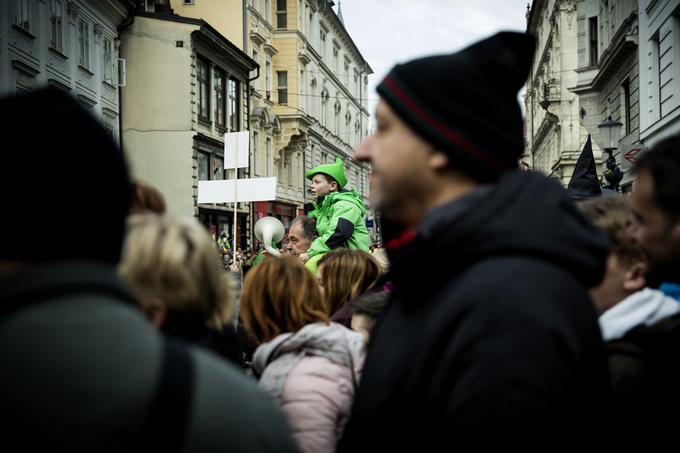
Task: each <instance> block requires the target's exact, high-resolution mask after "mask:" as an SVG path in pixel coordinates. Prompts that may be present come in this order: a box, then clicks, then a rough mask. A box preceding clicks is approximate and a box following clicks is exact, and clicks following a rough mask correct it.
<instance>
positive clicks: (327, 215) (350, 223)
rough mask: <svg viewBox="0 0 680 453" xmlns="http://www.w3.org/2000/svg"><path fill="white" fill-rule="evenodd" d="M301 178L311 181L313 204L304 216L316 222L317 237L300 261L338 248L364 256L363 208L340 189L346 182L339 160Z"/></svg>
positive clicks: (358, 200)
mask: <svg viewBox="0 0 680 453" xmlns="http://www.w3.org/2000/svg"><path fill="white" fill-rule="evenodd" d="M305 177H306V178H307V179H310V180H311V181H312V187H311V188H312V196H313V197H314V198H315V202H314V209H313V210H312V211H311V212H309V213H308V215H309V216H311V217H315V218H316V231H317V233H318V234H319V237H318V238H316V239H315V240H314V242H312V245H311V246H310V247H309V250H307V253H303V254H302V255H300V259H302V260H303V261H307V260H308V259H310V258H313V257H315V256H317V255H321V254H324V253H326V252H328V251H330V250H333V249H336V248H340V247H343V248H348V249H356V250H363V251H364V252H368V243H369V240H368V230H367V229H366V224H365V223H364V214H365V213H366V207H365V206H364V202H363V200H362V199H361V195H360V194H358V193H357V191H356V190H354V189H346V188H344V187H345V185H347V178H346V177H345V171H344V168H343V165H342V160H340V158H338V159H336V160H335V163H333V164H325V165H319V166H318V167H315V168H312V169H311V170H309V171H308V172H307V173H305Z"/></svg>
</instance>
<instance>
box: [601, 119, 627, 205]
mask: <svg viewBox="0 0 680 453" xmlns="http://www.w3.org/2000/svg"><path fill="white" fill-rule="evenodd" d="M621 126H623V124H621V123H619V122H618V121H614V120H613V119H612V117H611V115H610V116H609V118H607V120H606V121H605V122H603V123H602V124H599V125H598V126H597V128H598V129H599V130H600V145H601V146H602V148H603V149H604V150H605V152H606V153H607V154H608V155H609V157H607V160H606V161H605V166H606V167H607V169H606V170H605V171H604V178H605V179H606V180H607V182H608V183H609V186H605V187H607V188H608V189H611V190H616V191H618V190H619V183H620V182H621V180H622V179H623V172H622V171H621V169H620V168H619V167H618V165H616V159H614V156H613V153H614V150H615V149H616V148H618V145H619V136H620V134H621Z"/></svg>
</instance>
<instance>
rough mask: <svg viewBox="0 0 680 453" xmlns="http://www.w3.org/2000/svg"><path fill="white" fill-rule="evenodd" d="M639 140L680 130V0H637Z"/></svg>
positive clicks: (647, 143) (651, 139)
mask: <svg viewBox="0 0 680 453" xmlns="http://www.w3.org/2000/svg"><path fill="white" fill-rule="evenodd" d="M638 14H639V19H638V22H639V27H640V33H639V57H640V141H641V142H642V144H643V145H644V146H645V147H647V148H649V147H651V146H654V144H655V143H657V142H658V141H659V140H661V139H663V138H665V137H668V136H670V135H673V134H678V133H680V0H638Z"/></svg>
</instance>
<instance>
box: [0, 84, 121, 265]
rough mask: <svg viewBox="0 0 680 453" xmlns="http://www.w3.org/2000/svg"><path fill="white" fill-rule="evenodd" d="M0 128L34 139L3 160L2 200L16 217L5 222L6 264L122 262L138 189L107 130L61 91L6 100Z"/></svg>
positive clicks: (0, 102)
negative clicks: (129, 215) (134, 191)
mask: <svg viewBox="0 0 680 453" xmlns="http://www.w3.org/2000/svg"><path fill="white" fill-rule="evenodd" d="M0 124H2V125H3V128H4V129H5V130H6V131H9V132H10V133H11V134H12V135H14V136H16V137H27V138H29V139H28V140H26V141H25V142H24V143H23V144H22V145H21V146H20V147H17V148H15V149H13V150H11V151H10V150H9V149H7V150H6V151H7V152H5V153H3V154H2V157H1V158H0V168H2V169H3V177H2V178H0V194H2V195H0V197H1V198H2V206H3V209H4V210H5V212H6V213H8V214H9V215H10V216H11V217H10V218H8V219H7V220H6V221H5V222H4V223H3V227H4V229H5V233H4V234H3V235H2V238H1V239H0V260H13V261H25V262H44V261H54V260H62V259H93V260H97V261H102V262H106V263H111V264H115V263H117V262H118V261H119V259H120V253H121V246H122V241H123V234H124V230H125V219H126V216H127V213H128V210H129V207H130V201H131V185H130V179H129V176H128V170H127V165H126V163H125V159H124V157H123V153H122V152H121V150H120V149H119V148H118V145H117V144H116V143H115V141H114V140H113V138H112V137H111V135H110V134H109V133H108V132H107V131H106V129H105V128H104V127H103V126H102V125H101V124H100V122H99V121H98V120H97V119H96V118H95V117H94V116H93V115H92V114H91V113H89V112H88V111H87V110H85V108H84V107H82V106H80V104H78V102H77V101H76V100H75V99H74V98H73V97H72V96H70V95H68V94H66V93H64V92H62V91H60V90H57V89H54V88H48V89H43V90H38V91H34V92H31V93H28V94H23V95H18V96H12V97H7V98H4V99H0ZM36 125H39V130H36ZM36 132H37V133H36Z"/></svg>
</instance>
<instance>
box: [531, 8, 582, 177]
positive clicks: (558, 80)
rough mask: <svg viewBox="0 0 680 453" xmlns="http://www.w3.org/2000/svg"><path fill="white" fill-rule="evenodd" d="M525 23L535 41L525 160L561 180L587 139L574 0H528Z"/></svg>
mask: <svg viewBox="0 0 680 453" xmlns="http://www.w3.org/2000/svg"><path fill="white" fill-rule="evenodd" d="M527 29H528V31H529V32H532V33H535V34H536V36H537V38H538V46H537V49H536V54H535V56H534V60H533V64H532V67H531V71H530V73H529V78H528V80H527V85H526V95H525V104H526V109H525V136H526V149H525V157H524V159H525V162H528V163H529V164H530V166H531V167H532V168H533V169H534V170H537V171H540V172H542V173H544V174H546V175H549V176H550V177H553V178H555V179H557V180H559V181H560V182H561V183H562V184H564V185H566V184H567V183H568V182H569V179H570V178H571V174H572V173H573V170H574V166H575V165H576V160H577V159H578V156H579V154H580V153H581V150H582V148H583V145H584V143H585V141H586V139H587V135H588V131H587V130H586V129H585V128H584V127H583V126H582V125H581V124H580V116H579V115H580V104H579V99H578V96H577V95H576V94H575V93H574V92H572V91H571V90H570V88H572V87H575V86H576V85H577V73H576V69H577V67H578V64H577V55H578V53H577V51H578V43H577V12H576V1H574V0H534V1H533V2H532V4H531V9H530V10H529V12H528V13H527Z"/></svg>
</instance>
